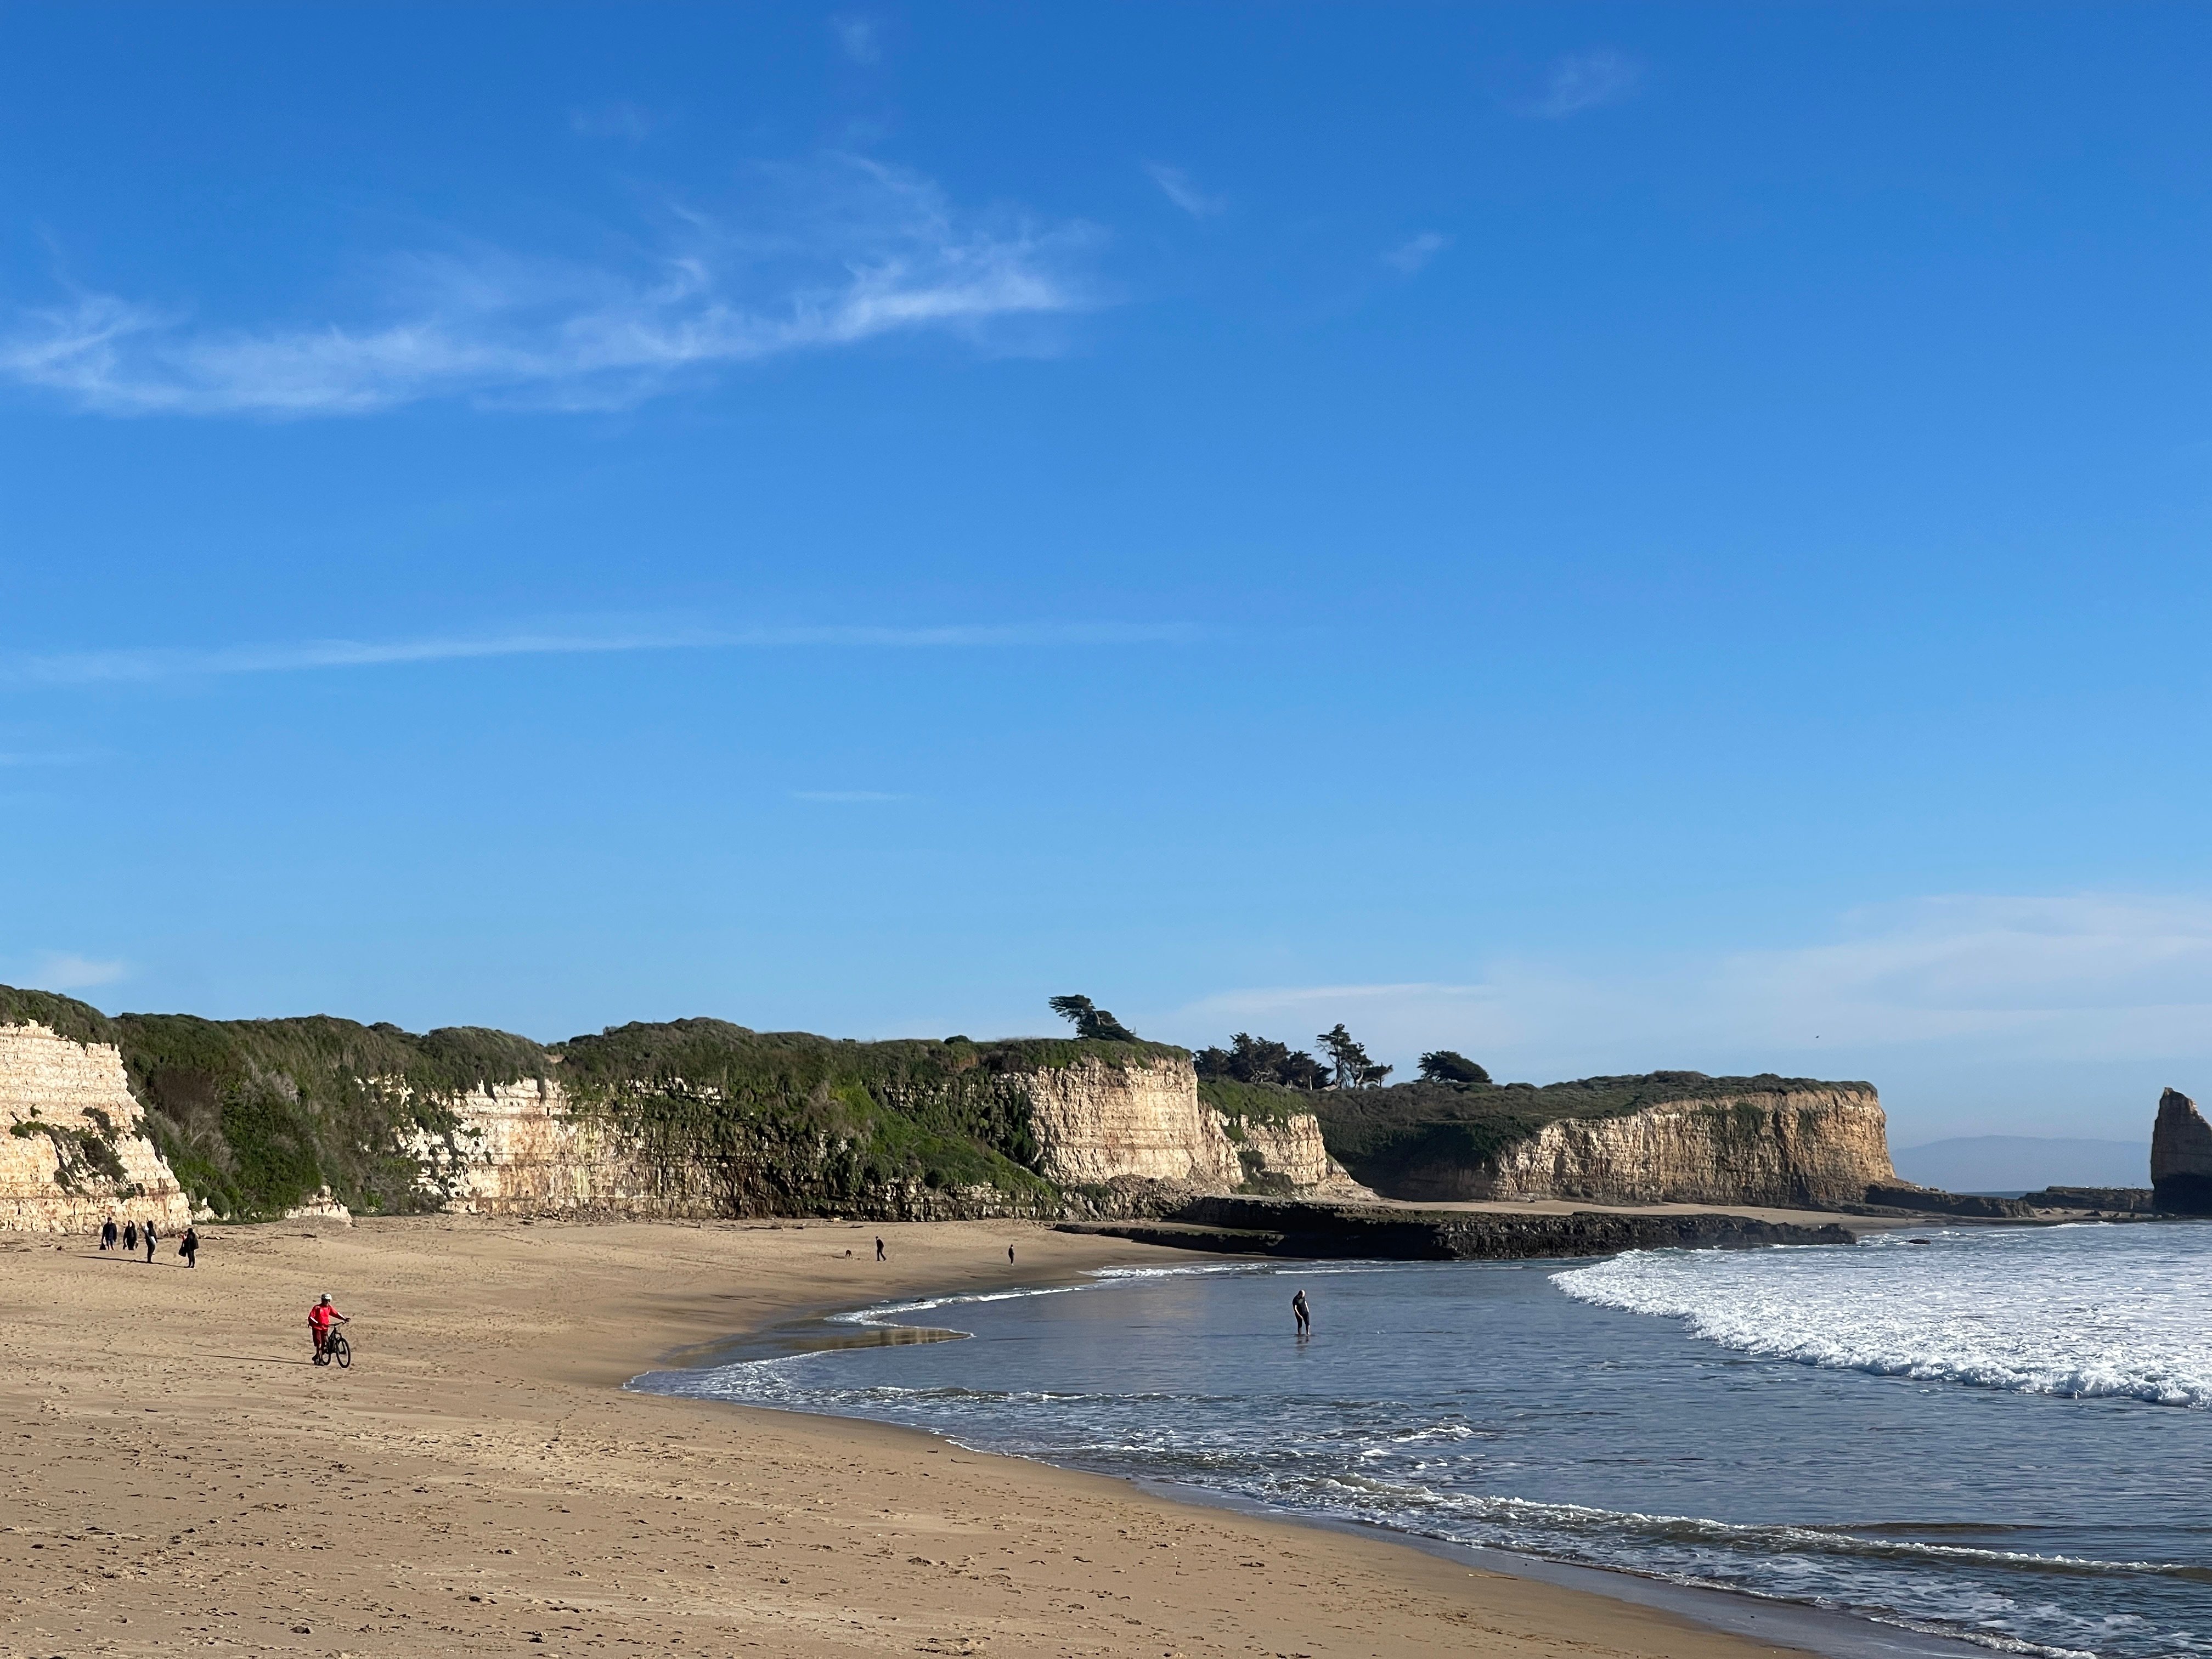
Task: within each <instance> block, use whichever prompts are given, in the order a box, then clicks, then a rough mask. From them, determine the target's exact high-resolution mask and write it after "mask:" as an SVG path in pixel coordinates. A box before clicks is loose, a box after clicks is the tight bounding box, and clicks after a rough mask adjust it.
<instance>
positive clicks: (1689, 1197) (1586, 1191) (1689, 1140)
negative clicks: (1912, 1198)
mask: <svg viewBox="0 0 2212 1659" xmlns="http://www.w3.org/2000/svg"><path fill="white" fill-rule="evenodd" d="M1896 1178H1897V1177H1896V1171H1895V1170H1893V1169H1892V1168H1891V1167H1890V1162H1889V1137H1888V1130H1887V1120H1886V1119H1885V1117H1884V1115H1883V1113H1882V1109H1881V1102H1880V1101H1878V1100H1877V1099H1875V1096H1874V1093H1873V1091H1871V1090H1869V1091H1864V1092H1860V1091H1846V1090H1841V1089H1834V1090H1821V1091H1811V1090H1791V1091H1788V1092H1786V1093H1784V1094H1781V1095H1779V1096H1753V1097H1743V1096H1740V1095H1736V1096H1731V1095H1722V1096H1720V1097H1717V1098H1713V1099H1709V1100H1680V1101H1670V1102H1668V1103H1667V1104H1665V1105H1662V1106H1651V1107H1647V1108H1645V1109H1644V1110H1642V1111H1640V1112H1637V1113H1634V1114H1632V1115H1629V1116H1626V1117H1617V1118H1609V1119H1599V1120H1596V1121H1588V1120H1569V1121H1565V1122H1558V1123H1547V1124H1546V1125H1545V1126H1544V1127H1543V1128H1542V1129H1541V1130H1540V1131H1539V1132H1538V1133H1537V1134H1536V1137H1535V1139H1533V1140H1529V1141H1526V1142H1523V1143H1522V1145H1520V1146H1514V1147H1510V1148H1509V1149H1507V1150H1506V1151H1504V1152H1502V1153H1501V1154H1500V1155H1499V1156H1498V1160H1497V1163H1496V1165H1495V1167H1494V1170H1493V1172H1492V1175H1491V1176H1490V1179H1489V1181H1488V1182H1487V1183H1486V1186H1487V1188H1488V1190H1486V1191H1476V1192H1470V1193H1469V1194H1468V1196H1469V1197H1485V1198H1581V1199H1597V1200H1603V1201H1606V1202H1608V1203H1615V1204H1637V1203H1652V1204H1656V1203H1678V1204H1779V1205H1797V1206H1808V1205H1810V1206H1819V1205H1822V1204H1858V1203H1863V1202H1864V1201H1865V1200H1866V1192H1867V1188H1868V1187H1869V1186H1870V1185H1872V1184H1874V1183H1875V1182H1890V1181H1894V1180H1895V1179H1896Z"/></svg>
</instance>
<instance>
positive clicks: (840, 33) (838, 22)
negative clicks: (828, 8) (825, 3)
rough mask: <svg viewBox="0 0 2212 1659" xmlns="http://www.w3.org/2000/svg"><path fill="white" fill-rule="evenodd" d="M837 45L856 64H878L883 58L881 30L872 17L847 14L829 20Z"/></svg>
mask: <svg viewBox="0 0 2212 1659" xmlns="http://www.w3.org/2000/svg"><path fill="white" fill-rule="evenodd" d="M829 27H830V28H831V29H832V30H833V31H834V32H835V33H836V36H837V45H838V46H839V48H840V49H841V50H842V52H844V54H845V56H846V57H848V58H851V59H852V60H853V61H854V63H856V64H879V63H881V62H882V61H883V57H884V35H883V28H882V26H881V25H880V24H878V22H877V21H876V20H875V19H874V18H872V17H863V16H860V15H858V14H856V13H852V12H848V13H846V14H844V15H842V16H838V17H833V18H831V19H830V20H829Z"/></svg>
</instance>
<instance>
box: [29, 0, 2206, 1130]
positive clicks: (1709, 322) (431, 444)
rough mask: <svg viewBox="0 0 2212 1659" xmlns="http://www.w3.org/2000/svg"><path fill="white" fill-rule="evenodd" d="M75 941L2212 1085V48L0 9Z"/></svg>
mask: <svg viewBox="0 0 2212 1659" xmlns="http://www.w3.org/2000/svg"><path fill="white" fill-rule="evenodd" d="M0 43H4V51H0V76H4V77H5V88H4V96H0V140H4V142H0V226H4V230H5V236H4V242H0V455H4V456H5V458H6V459H5V463H4V465H0V809H4V810H0V826H4V828H0V837H4V839H0V853H4V857H0V980H4V981H12V982H15V983H19V984H21V983H30V984H44V985H47V986H51V987H55V988H63V989H70V990H72V991H75V992H76V993H77V994H82V995H84V996H86V997H88V998H89V999H90V1000H94V1001H96V1002H98V1003H99V1004H100V1005H101V1006H105V1007H108V1008H111V1009H121V1008H154V1009H170V1008H183V1009H189V1010H191V1011H195V1012H204V1013H209V1014H214V1015H223V1016H240V1015H250V1014H277V1013H301V1012H315V1011H325V1012H335V1013H343V1014H347V1015H350V1016H353V1017H356V1018H362V1019H380V1018H383V1019H392V1020H396V1021H398V1022H399V1023H401V1024H407V1025H410V1026H412V1027H415V1028H418V1029H419V1028H422V1027H423V1026H427V1025H431V1024H459V1023H468V1024H495V1025H501V1026H505V1027H507V1028H510V1029H513V1030H523V1031H526V1032H529V1033H531V1034H532V1035H535V1036H540V1037H546V1038H553V1037H559V1036H566V1035H568V1034H571V1033H573V1032H575V1031H579V1030H589V1029H595V1028H597V1027H599V1026H600V1025H603V1024H610V1023H615V1022H619V1021H622V1020H626V1019H632V1018H671V1017H675V1016H678V1015H684V1014H714V1015H720V1016H723V1017H726V1018H733V1019H737V1020H739V1021H741V1022H743V1023H745V1024H751V1025H755V1026H758V1027H763V1028H786V1027H803V1028H806V1029H811V1030H827V1031H831V1032H836V1033H840V1034H848V1035H856V1036H890V1035H908V1034H936V1035H942V1034H945V1033H950V1032H952V1031H967V1032H970V1033H973V1034H975V1035H985V1034H995V1033H1001V1032H1009V1031H1018V1030H1039V1029H1042V1027H1044V1026H1046V1025H1047V1024H1049V1017H1048V1015H1047V1014H1046V1012H1045V1011H1044V1007H1043V1000H1044V998H1045V997H1046V996H1048V995H1049V994H1054V993H1057V992H1062V991H1070V990H1081V991H1084V992H1087V993H1089V994H1092V995H1094V996H1096V997H1097V998H1098V1000H1100V1001H1101V1002H1103V1003H1104V1004H1106V1005H1107V1006H1110V1007H1112V1008H1113V1009H1114V1010H1115V1012H1118V1013H1120V1014H1121V1016H1122V1017H1123V1018H1125V1019H1126V1020H1127V1021H1129V1022H1130V1023H1131V1024H1134V1025H1135V1026H1136V1027H1137V1028H1138V1029H1139V1030H1141V1031H1143V1032H1145V1033H1146V1034H1147V1035H1152V1036H1160V1037H1163V1038H1167V1039H1170V1040H1175V1041H1182V1042H1206V1041H1218V1040H1220V1039H1222V1038H1224V1037H1225V1036H1227V1035H1228V1034H1229V1033H1230V1032H1231V1031H1232V1030H1239V1029H1251V1030H1258V1031H1261V1032H1263V1033H1265V1034H1267V1035H1272V1036H1281V1037H1285V1038H1287V1039H1290V1040H1291V1041H1293V1042H1304V1041H1305V1040H1307V1039H1308V1038H1309V1037H1310V1034H1311V1033H1312V1032H1314V1031H1316V1030H1321V1029H1322V1028H1323V1027H1324V1026H1327V1025H1329V1024H1334V1023H1335V1022H1336V1021H1338V1020H1340V1019H1341V1020H1345V1021H1346V1022H1347V1023H1349V1024H1351V1025H1352V1029H1353V1030H1354V1031H1355V1033H1359V1034H1364V1035H1367V1036H1370V1039H1371V1041H1372V1046H1374V1047H1375V1048H1377V1049H1378V1050H1380V1051H1381V1052H1382V1053H1383V1055H1384V1056H1385V1057H1387V1058H1389V1059H1392V1060H1396V1061H1398V1062H1399V1063H1400V1064H1401V1066H1408V1065H1409V1064H1410V1062H1411V1060H1413V1057H1414V1056H1415V1055H1416V1054H1418V1053H1419V1051H1420V1050H1421V1049H1422V1048H1426V1047H1431V1046H1438V1045H1448V1046H1451V1047H1454V1048H1462V1049H1464V1050H1465V1051H1467V1052H1468V1053H1470V1054H1475V1055H1477V1056H1478V1057H1480V1058H1482V1059H1484V1060H1486V1062H1487V1063H1489V1064H1490V1065H1491V1066H1492V1069H1493V1071H1495V1072H1497V1073H1498V1074H1499V1075H1501V1076H1507V1077H1528V1078H1531V1079H1540V1080H1541V1079H1550V1078H1553V1077H1559V1076H1571V1075H1583V1074H1587V1073H1601V1072H1613V1071H1628V1070H1643V1069H1646V1068H1649V1067H1653V1066H1672V1067H1695V1068H1698V1069H1701V1070H1705V1071H1709V1072H1715V1073H1722V1072H1737V1071H1760V1070H1775V1071H1780V1072H1784V1073H1810V1074H1815V1075H1823V1076H1847V1077H1868V1078H1871V1079H1873V1080H1875V1082H1876V1083H1878V1084H1880V1085H1881V1086H1882V1088H1883V1091H1884V1094H1885V1097H1886V1099H1887V1101H1888V1103H1889V1104H1890V1107H1891V1109H1892V1114H1893V1118H1894V1120H1895V1122H1896V1128H1895V1137H1896V1139H1898V1140H1899V1142H1900V1143H1901V1144H1909V1143H1910V1142H1911V1141H1913V1140H1916V1139H1930V1138H1933V1137H1935V1136H1936V1135H1938V1134H1944V1133H1985V1132H2004V1131H2018V1132H2024V1133H2109V1134H2115V1135H2125V1136H2128V1137H2130V1138H2136V1137H2138V1136H2140V1135H2142V1133H2145V1132H2146V1126H2147V1124H2148V1118H2149V1115H2150V1113H2151V1110H2152V1109H2153V1106H2154V1102H2155V1097H2156V1090H2157V1088H2158V1087H2159V1085H2161V1084H2164V1083H2167V1082H2172V1083H2174V1084H2177V1085H2179V1086H2182V1087H2185V1088H2191V1090H2192V1091H2194V1092H2198V1093H2212V1017H2208V1016H2212V869H2208V854H2207V848H2206V837H2205V835H2204V833H2203V827H2202V826H2203V823H2204V822H2205V819H2206V816H2207V811H2208V807H2212V799H2208V796H2212V787H2208V781H2207V777H2206V774H2205V768H2204V764H2203V761H2204V751H2205V738H2204V736H2203V733H2204V730H2205V716H2206V713H2207V695H2206V686H2205V680H2206V669H2205V667H2204V665H2203V659H2204V641H2205V635H2206V626H2205V624H2206V622H2207V612H2208V603H2207V601H2208V598H2212V593H2209V592H2208V580H2207V573H2206V561H2205V557H2204V549H2205V546H2206V541H2207V525H2208V498H2209V497H2212V481H2209V480H2208V474H2212V409H2208V406H2207V405H2208V397H2207V392H2206V389H2205V388H2206V387H2207V385H2208V375H2207V372H2206V371H2207V367H2208V365H2207V356H2208V347H2212V325H2208V315H2212V309H2209V308H2208V302H2207V299H2206V289H2205V280H2204V279H2205V273H2206V271H2207V270H2208V269H2212V258H2208V255H2212V211H2208V208H2209V207H2212V201H2208V194H2209V193H2212V169H2208V167H2207V166H2206V162H2207V160H2208V156H2212V144H2208V141H2212V102H2208V100H2206V99H2205V98H2204V97H2203V79H2204V72H2205V70H2206V67H2207V62H2208V58H2212V20H2208V19H2207V17H2206V16H2205V15H2204V14H2203V13H2202V12H2201V11H2198V10H2194V9H2186V8H2179V7H2161V6H2133V7H2111V8H2102V9H2100V8H2091V7H2051V8H2033V7H2015V8H2007V9H2001V10H1999V9H1988V8H1979V7H1933V6H1930V7H1912V6H1893V5H1885V6H1877V7H1866V8H1849V7H1836V8H1824V7H1809V6H1786V7H1785V6H1774V7H1765V8H1761V7H1730V8H1713V9H1692V8H1674V7H1667V8H1661V7H1650V6H1612V7H1604V6H1595V7H1583V6H1574V5H1546V6H1541V7H1527V8H1517V9H1515V8H1489V7H1454V6H1443V5H1437V6H1410V5H1409V6H1401V7H1395V8H1360V9H1352V8H1326V7H1318V6H1316V7H1282V6H1253V7H1243V8H1239V7H1231V6H1218V7H1193V6H1186V5H1176V6H1155V7H1147V6H1143V5H1115V6H1111V7H1082V6H1055V7H1048V8H1012V7H985V6H969V7H963V6H955V5H935V6H931V7H927V8H921V7H916V8H912V9H898V8H890V7H884V8H870V7H847V8H841V9H805V8H800V7H788V8H784V9H777V10H773V11H769V10H765V9H763V10H738V9H727V8H712V9H687V8H684V7H678V6H657V7H653V8H649V9H648V8H635V7H610V8H605V9H593V8H591V7H585V6H577V7H563V8H558V9H532V10H526V9H514V8H507V7H490V6H483V7H453V8H444V9H429V8H425V9H402V8H379V9H362V10H347V9H341V8H314V9H299V8H292V7H268V8H256V7H247V6H229V7H222V8H216V9H195V8H191V7H187V6H173V7H162V8H133V9H115V10H103V9H99V8H96V7H89V6H82V7H69V8H60V7H52V8H40V9H31V8H22V7H6V8H0Z"/></svg>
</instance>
